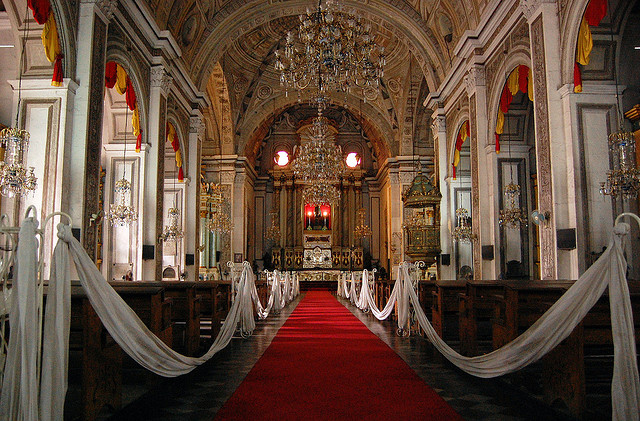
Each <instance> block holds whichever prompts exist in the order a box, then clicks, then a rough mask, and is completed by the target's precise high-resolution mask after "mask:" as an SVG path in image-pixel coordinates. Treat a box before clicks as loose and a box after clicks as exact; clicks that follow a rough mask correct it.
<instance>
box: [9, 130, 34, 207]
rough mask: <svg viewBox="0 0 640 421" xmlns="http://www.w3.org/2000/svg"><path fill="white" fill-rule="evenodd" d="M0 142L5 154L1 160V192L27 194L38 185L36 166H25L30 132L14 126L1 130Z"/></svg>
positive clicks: (15, 194)
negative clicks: (27, 167)
mask: <svg viewBox="0 0 640 421" xmlns="http://www.w3.org/2000/svg"><path fill="white" fill-rule="evenodd" d="M0 142H1V143H2V145H4V148H5V156H4V160H3V161H1V162H0V193H2V195H3V196H6V197H14V196H22V197H24V196H26V195H27V194H29V193H33V192H34V191H35V190H36V187H37V186H38V179H37V178H36V176H35V174H34V168H33V167H29V171H27V169H26V168H25V167H24V159H25V155H26V153H27V149H28V148H29V132H28V131H26V130H18V129H14V128H6V129H3V130H2V131H0Z"/></svg>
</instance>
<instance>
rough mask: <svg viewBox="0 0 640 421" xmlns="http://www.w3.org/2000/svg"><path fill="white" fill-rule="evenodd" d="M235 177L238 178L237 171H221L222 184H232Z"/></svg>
mask: <svg viewBox="0 0 640 421" xmlns="http://www.w3.org/2000/svg"><path fill="white" fill-rule="evenodd" d="M235 178H236V174H235V172H232V171H223V172H221V173H220V183H222V184H232V183H233V182H234V180H235Z"/></svg>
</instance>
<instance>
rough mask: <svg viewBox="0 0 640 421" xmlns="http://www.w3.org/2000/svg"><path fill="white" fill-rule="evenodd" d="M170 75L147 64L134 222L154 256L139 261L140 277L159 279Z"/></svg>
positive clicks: (160, 275) (159, 66)
mask: <svg viewBox="0 0 640 421" xmlns="http://www.w3.org/2000/svg"><path fill="white" fill-rule="evenodd" d="M171 81H172V78H171V76H169V74H168V73H167V71H166V70H165V66H163V65H161V64H160V65H156V66H153V67H152V68H151V90H150V92H149V118H148V121H149V130H148V131H147V133H148V136H149V137H148V139H149V143H150V144H151V147H150V148H149V149H148V152H147V155H146V156H145V161H146V164H145V167H146V168H147V171H146V172H145V174H144V185H145V189H144V212H141V215H140V216H141V219H139V220H138V224H140V226H141V227H142V229H143V232H144V234H143V244H144V245H147V246H151V245H153V246H154V255H155V259H154V260H147V261H143V262H142V271H143V274H142V276H143V277H142V279H147V280H153V279H155V280H157V281H161V280H162V241H160V238H159V236H160V233H161V232H162V228H163V227H162V225H163V218H162V215H163V209H164V200H163V199H164V147H165V140H166V137H167V135H166V133H165V132H166V121H167V96H168V94H169V87H170V85H171Z"/></svg>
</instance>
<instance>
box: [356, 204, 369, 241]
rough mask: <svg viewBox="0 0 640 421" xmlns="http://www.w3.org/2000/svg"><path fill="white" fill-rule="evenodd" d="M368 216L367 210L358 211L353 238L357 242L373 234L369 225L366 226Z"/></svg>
mask: <svg viewBox="0 0 640 421" xmlns="http://www.w3.org/2000/svg"><path fill="white" fill-rule="evenodd" d="M366 215H367V210H366V209H365V208H360V209H358V212H357V216H356V227H355V228H354V230H353V236H354V237H355V238H356V240H359V239H361V238H365V237H368V236H370V235H371V234H373V231H371V228H369V225H367V224H366V221H365V217H366Z"/></svg>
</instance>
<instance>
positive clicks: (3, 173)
mask: <svg viewBox="0 0 640 421" xmlns="http://www.w3.org/2000/svg"><path fill="white" fill-rule="evenodd" d="M28 31H29V21H28V19H27V21H26V24H25V26H24V31H23V33H22V48H21V53H20V69H19V81H18V106H17V111H16V120H15V121H16V124H15V126H16V127H15V128H13V127H8V128H5V129H3V130H2V131H0V144H1V145H2V147H3V148H4V150H5V151H4V154H3V156H2V161H0V194H2V195H3V196H7V197H14V196H18V197H24V196H26V195H27V194H28V193H33V192H34V191H35V190H36V187H37V186H38V179H37V178H36V176H35V173H34V168H33V167H29V171H27V169H26V168H25V158H26V154H27V150H28V148H29V137H30V135H29V132H28V131H26V130H20V129H18V124H19V121H20V110H21V106H20V103H21V100H22V73H23V64H24V63H25V62H26V61H25V56H24V55H25V51H26V46H27V45H26V43H27V33H28Z"/></svg>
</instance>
